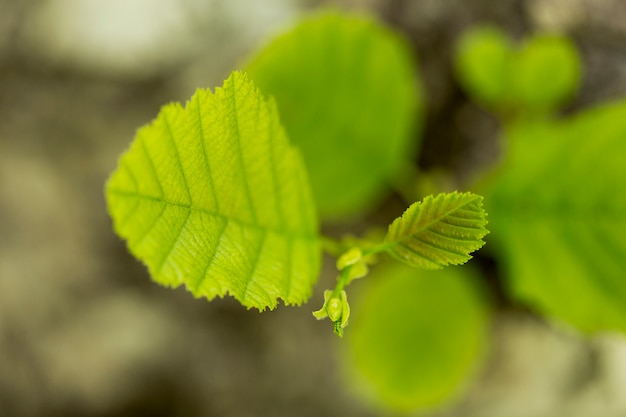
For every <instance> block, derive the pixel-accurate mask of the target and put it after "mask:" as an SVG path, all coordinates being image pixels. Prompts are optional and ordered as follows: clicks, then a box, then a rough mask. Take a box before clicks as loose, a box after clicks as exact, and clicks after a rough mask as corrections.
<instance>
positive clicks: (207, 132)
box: [106, 72, 320, 310]
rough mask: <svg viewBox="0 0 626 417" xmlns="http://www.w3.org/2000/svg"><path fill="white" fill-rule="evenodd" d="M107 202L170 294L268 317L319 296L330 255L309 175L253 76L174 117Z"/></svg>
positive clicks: (135, 156) (164, 119) (122, 171)
mask: <svg viewBox="0 0 626 417" xmlns="http://www.w3.org/2000/svg"><path fill="white" fill-rule="evenodd" d="M106 197H107V202H108V207H109V212H110V213H111V216H112V218H113V223H114V227H115V230H116V232H117V233H118V234H119V235H120V236H121V237H123V238H124V239H126V240H127V241H128V248H129V250H130V251H131V252H132V253H133V254H134V255H135V256H136V257H137V258H139V259H140V260H142V261H143V262H144V263H145V264H146V265H147V267H148V269H149V271H150V274H151V275H152V278H153V279H154V280H155V281H156V282H158V283H160V284H162V285H165V286H171V287H177V286H179V285H182V284H184V285H185V286H186V287H187V289H188V290H189V291H191V292H192V293H193V294H194V296H196V297H200V296H203V297H206V298H208V299H212V298H214V297H215V296H220V297H222V296H224V295H226V294H231V295H233V296H234V297H235V298H236V299H237V300H239V301H240V302H241V303H242V304H243V305H244V306H246V307H255V308H258V309H260V310H263V309H264V308H266V307H269V308H273V307H275V306H276V304H277V298H282V299H283V300H284V301H285V304H301V303H302V302H304V301H305V300H307V298H308V297H309V295H310V294H311V288H312V285H313V283H314V282H315V280H316V279H317V273H318V269H319V262H320V251H319V247H318V246H319V245H318V241H317V220H316V216H315V210H314V206H313V201H312V198H311V195H310V191H309V184H308V179H307V175H306V172H305V169H304V166H303V163H302V161H301V159H300V156H299V154H298V152H297V151H296V150H295V149H294V148H293V147H292V146H290V145H289V143H288V140H287V137H286V135H285V132H284V130H283V128H282V127H281V125H280V122H279V119H278V112H277V110H276V106H275V104H274V103H273V102H272V101H267V100H265V99H264V98H263V96H262V95H261V94H260V92H259V90H257V88H256V87H255V86H254V85H253V84H252V82H251V81H249V80H248V79H247V78H246V76H245V75H243V74H241V73H238V72H234V73H233V74H232V75H231V76H230V77H229V78H228V79H227V80H226V81H225V83H224V87H223V88H217V89H216V90H215V93H211V91H209V90H202V89H201V90H198V91H197V92H196V93H195V94H194V96H193V97H192V98H191V100H190V101H189V102H188V103H187V105H186V107H185V108H183V107H182V106H180V105H179V104H169V105H167V106H164V107H163V108H162V109H161V112H160V113H159V115H158V117H157V118H156V119H155V120H154V121H153V122H152V123H151V124H150V125H148V126H145V127H143V128H142V129H140V130H139V131H138V133H137V136H136V138H135V140H134V141H133V143H132V145H131V147H130V149H129V150H128V151H127V152H126V153H125V154H124V155H122V157H121V158H120V161H119V165H118V168H117V169H116V170H115V171H114V172H113V174H112V175H111V177H110V179H109V181H108V183H107V185H106Z"/></svg>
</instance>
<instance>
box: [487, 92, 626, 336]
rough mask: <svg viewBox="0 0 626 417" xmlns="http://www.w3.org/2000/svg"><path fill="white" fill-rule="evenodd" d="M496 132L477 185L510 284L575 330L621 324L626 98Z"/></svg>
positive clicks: (625, 280) (625, 310) (624, 308)
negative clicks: (497, 147)
mask: <svg viewBox="0 0 626 417" xmlns="http://www.w3.org/2000/svg"><path fill="white" fill-rule="evenodd" d="M506 139H507V140H508V145H509V154H508V156H507V158H506V159H505V160H504V163H503V164H502V167H501V168H500V169H499V171H498V175H494V176H493V177H492V180H491V181H490V182H489V183H488V184H487V186H486V187H485V189H483V190H482V192H483V193H484V194H485V204H486V205H487V209H488V210H489V216H490V220H491V221H490V228H491V229H492V235H490V239H491V240H492V241H491V242H490V244H489V247H490V248H491V250H495V251H497V254H498V255H500V257H501V259H503V261H504V265H505V268H504V269H505V272H506V274H507V277H508V283H509V286H510V290H511V291H512V292H513V294H514V295H515V296H517V297H518V298H519V299H522V300H524V301H525V302H527V303H529V304H530V305H533V306H535V307H536V308H537V309H538V310H539V311H541V312H543V313H545V314H546V315H548V316H551V317H556V318H559V319H561V320H565V321H567V322H569V323H571V324H573V325H575V326H577V327H578V328H579V329H582V330H584V331H593V330H603V329H620V330H622V331H626V275H625V271H626V193H624V190H626V157H625V156H626V102H622V103H614V104H610V105H605V106H602V107H599V108H596V109H593V110H589V111H586V112H585V113H583V114H580V115H578V116H576V117H575V118H573V119H570V120H564V121H560V122H552V123H542V124H523V125H517V126H515V127H513V128H512V129H511V130H510V132H509V134H508V136H507V138H506Z"/></svg>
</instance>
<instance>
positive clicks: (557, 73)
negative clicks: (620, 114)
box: [512, 35, 580, 110]
mask: <svg viewBox="0 0 626 417" xmlns="http://www.w3.org/2000/svg"><path fill="white" fill-rule="evenodd" d="M514 69H515V80H514V85H513V86H512V89H513V90H514V91H513V95H514V97H515V100H516V101H517V102H518V103H519V105H520V106H523V107H525V108H529V109H537V110H544V109H551V108H554V107H556V106H557V105H558V104H561V103H562V102H563V101H565V100H566V99H568V98H570V97H571V96H572V95H573V94H574V92H575V91H576V89H577V88H578V84H579V81H580V58H579V57H578V52H577V51H576V48H575V46H574V45H573V44H572V42H571V41H570V40H568V39H567V38H564V37H559V36H548V35H541V36H535V37H533V38H531V39H529V40H528V41H526V42H525V43H524V45H523V46H522V48H521V50H520V51H519V52H518V54H517V56H516V59H515V66H514Z"/></svg>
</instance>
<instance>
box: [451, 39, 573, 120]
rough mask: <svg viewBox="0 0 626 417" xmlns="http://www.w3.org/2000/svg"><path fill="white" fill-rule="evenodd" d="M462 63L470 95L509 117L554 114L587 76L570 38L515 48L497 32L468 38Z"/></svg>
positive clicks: (535, 41) (460, 71)
mask: <svg viewBox="0 0 626 417" xmlns="http://www.w3.org/2000/svg"><path fill="white" fill-rule="evenodd" d="M456 64H457V65H456V68H457V74H458V77H459V80H460V81H461V83H462V84H463V86H464V87H465V88H466V89H467V91H468V92H469V93H471V94H472V95H473V96H474V97H475V98H476V100H478V101H480V102H481V103H483V104H485V105H487V106H489V107H491V108H494V109H499V110H502V111H504V112H507V111H515V112H524V113H545V112H549V111H551V110H554V109H555V108H556V106H558V105H559V104H562V103H563V102H564V101H565V100H566V99H568V98H570V97H571V96H572V95H573V93H574V92H575V91H576V88H577V87H578V84H579V79H580V72H581V70H580V59H579V57H578V53H577V51H576V48H575V47H574V45H573V44H572V43H571V42H570V41H569V40H568V39H567V38H564V37H559V36H553V35H536V36H534V37H532V38H529V39H528V40H526V41H525V42H524V43H522V44H521V45H520V46H519V47H515V46H514V45H513V43H512V42H511V41H510V39H509V38H507V37H506V36H505V35H504V34H503V33H502V32H501V31H500V30H498V29H495V28H492V27H479V28H476V29H473V30H470V31H469V32H467V33H466V34H465V35H464V36H463V37H462V39H461V40H460V42H459V47H458V50H457V61H456Z"/></svg>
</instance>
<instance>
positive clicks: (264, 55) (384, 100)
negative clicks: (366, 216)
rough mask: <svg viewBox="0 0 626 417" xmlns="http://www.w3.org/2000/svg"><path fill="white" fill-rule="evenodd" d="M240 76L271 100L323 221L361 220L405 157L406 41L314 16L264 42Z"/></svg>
mask: <svg viewBox="0 0 626 417" xmlns="http://www.w3.org/2000/svg"><path fill="white" fill-rule="evenodd" d="M247 71H248V73H249V75H250V77H251V78H252V79H253V80H254V82H255V83H257V85H258V86H259V88H261V89H262V90H263V91H266V92H268V93H270V94H272V95H273V96H274V97H275V98H276V101H277V103H278V106H279V109H280V111H281V116H282V120H283V122H284V124H285V127H286V129H287V132H288V133H289V136H290V138H291V139H292V140H293V142H294V144H296V145H297V146H298V147H299V148H300V149H301V151H302V154H303V156H304V159H305V162H306V165H307V167H308V169H309V173H310V175H311V182H312V188H313V195H314V196H315V201H316V202H317V204H318V207H319V210H320V213H321V215H322V216H324V217H326V218H337V217H346V216H350V215H353V214H355V213H360V212H363V211H364V210H366V209H367V208H368V207H370V206H372V204H374V203H375V202H376V201H377V200H378V199H380V198H381V197H382V195H383V193H384V192H385V191H386V190H387V184H388V182H389V179H390V177H393V176H397V175H399V173H400V172H402V171H401V170H402V168H403V166H404V164H405V163H406V162H408V161H410V159H411V157H412V156H413V152H412V151H413V149H414V147H415V146H416V145H417V143H416V140H415V137H414V136H413V132H414V131H415V127H416V126H415V125H416V121H417V120H418V119H420V115H421V111H420V110H421V106H419V104H418V102H419V101H420V100H421V96H419V95H418V94H419V90H418V87H417V85H416V75H415V71H416V69H415V65H414V62H413V59H412V57H411V54H410V52H409V48H408V47H407V45H406V44H405V42H404V41H403V40H402V39H400V38H399V37H398V36H397V35H396V34H394V33H392V32H391V31H390V30H388V29H386V28H385V27H383V26H381V25H380V24H378V23H376V22H375V21H373V20H370V19H366V18H363V17H351V16H345V15H341V14H335V13H326V14H322V15H319V16H315V17H313V18H311V19H308V20H305V21H303V22H301V23H300V24H298V25H297V26H296V27H294V28H293V29H291V30H290V31H289V32H287V33H285V34H283V35H281V36H278V37H277V38H276V39H274V40H273V41H272V42H270V43H269V44H268V45H267V46H266V47H265V48H264V49H262V50H261V51H260V52H259V53H258V54H257V55H256V56H255V57H254V58H253V59H252V60H251V62H250V63H249V64H248V65H247ZM418 107H419V108H418Z"/></svg>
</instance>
